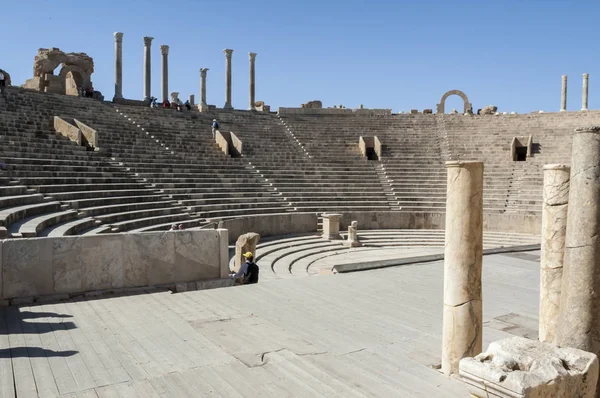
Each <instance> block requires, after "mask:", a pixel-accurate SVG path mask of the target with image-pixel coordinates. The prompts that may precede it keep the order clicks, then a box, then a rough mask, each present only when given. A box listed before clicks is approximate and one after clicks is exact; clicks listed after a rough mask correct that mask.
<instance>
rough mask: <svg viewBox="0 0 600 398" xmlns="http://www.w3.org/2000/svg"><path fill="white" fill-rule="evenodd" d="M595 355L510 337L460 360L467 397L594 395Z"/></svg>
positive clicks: (581, 397) (587, 397)
mask: <svg viewBox="0 0 600 398" xmlns="http://www.w3.org/2000/svg"><path fill="white" fill-rule="evenodd" d="M598 368H599V366H598V357H596V355H594V354H592V353H589V352H585V351H581V350H577V349H574V348H558V347H556V346H554V345H552V344H548V343H543V342H539V341H534V340H529V339H525V338H523V337H512V338H509V339H505V340H500V341H495V342H493V343H491V344H490V346H489V347H488V349H487V350H486V352H485V353H482V354H479V355H477V356H476V357H475V358H464V359H462V360H461V361H460V376H461V378H462V379H463V381H464V382H465V383H466V384H467V387H468V389H469V392H470V393H471V397H480V398H491V397H506V398H521V397H522V398H547V397H553V398H573V397H578V398H594V396H595V391H596V383H597V380H598Z"/></svg>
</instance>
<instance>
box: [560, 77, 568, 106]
mask: <svg viewBox="0 0 600 398" xmlns="http://www.w3.org/2000/svg"><path fill="white" fill-rule="evenodd" d="M560 111H561V112H566V111H567V75H563V77H562V88H561V92H560Z"/></svg>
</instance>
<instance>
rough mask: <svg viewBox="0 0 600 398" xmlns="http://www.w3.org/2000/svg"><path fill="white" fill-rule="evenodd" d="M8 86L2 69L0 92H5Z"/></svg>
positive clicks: (0, 73)
mask: <svg viewBox="0 0 600 398" xmlns="http://www.w3.org/2000/svg"><path fill="white" fill-rule="evenodd" d="M5 87H6V80H5V78H4V73H2V72H1V71H0V94H4V88H5Z"/></svg>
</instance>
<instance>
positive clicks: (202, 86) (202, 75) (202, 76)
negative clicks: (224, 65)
mask: <svg viewBox="0 0 600 398" xmlns="http://www.w3.org/2000/svg"><path fill="white" fill-rule="evenodd" d="M207 72H208V68H201V69H200V107H199V110H200V112H206V111H207V110H208V105H207V103H206V73H207Z"/></svg>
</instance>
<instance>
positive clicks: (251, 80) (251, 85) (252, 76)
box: [248, 53, 256, 111]
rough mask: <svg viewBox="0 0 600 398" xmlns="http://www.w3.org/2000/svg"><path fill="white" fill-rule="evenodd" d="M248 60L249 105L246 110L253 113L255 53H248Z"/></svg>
mask: <svg viewBox="0 0 600 398" xmlns="http://www.w3.org/2000/svg"><path fill="white" fill-rule="evenodd" d="M248 58H249V59H250V104H249V107H248V109H249V110H251V111H253V110H254V109H255V108H254V102H255V97H254V94H255V84H254V83H255V70H256V69H255V61H256V53H248Z"/></svg>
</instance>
